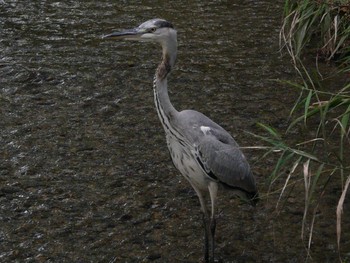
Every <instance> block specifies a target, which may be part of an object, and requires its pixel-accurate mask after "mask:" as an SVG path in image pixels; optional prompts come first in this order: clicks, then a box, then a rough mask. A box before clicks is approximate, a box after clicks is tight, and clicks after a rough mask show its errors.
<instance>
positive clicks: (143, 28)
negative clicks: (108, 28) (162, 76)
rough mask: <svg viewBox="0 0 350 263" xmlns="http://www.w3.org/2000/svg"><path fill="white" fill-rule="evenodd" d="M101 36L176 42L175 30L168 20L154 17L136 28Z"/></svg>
mask: <svg viewBox="0 0 350 263" xmlns="http://www.w3.org/2000/svg"><path fill="white" fill-rule="evenodd" d="M103 38H109V39H125V40H139V41H150V42H159V43H161V44H162V45H163V44H166V43H169V42H170V41H172V42H176V30H175V29H174V27H173V25H172V24H171V23H170V22H168V21H166V20H164V19H159V18H155V19H151V20H148V21H146V22H144V23H142V24H141V25H139V26H138V27H136V28H133V29H128V30H124V31H121V32H114V33H111V34H108V35H105V36H103Z"/></svg>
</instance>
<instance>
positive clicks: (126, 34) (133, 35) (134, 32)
mask: <svg viewBox="0 0 350 263" xmlns="http://www.w3.org/2000/svg"><path fill="white" fill-rule="evenodd" d="M143 33H144V32H142V31H140V30H139V29H137V28H134V29H129V30H125V31H122V32H114V33H111V34H108V35H105V36H102V38H103V39H105V38H108V39H126V40H138V39H140V37H141V35H142V34H143Z"/></svg>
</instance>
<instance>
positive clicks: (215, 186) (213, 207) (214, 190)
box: [208, 182, 218, 262]
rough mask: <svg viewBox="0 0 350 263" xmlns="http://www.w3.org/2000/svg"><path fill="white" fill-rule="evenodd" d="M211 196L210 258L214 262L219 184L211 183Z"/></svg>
mask: <svg viewBox="0 0 350 263" xmlns="http://www.w3.org/2000/svg"><path fill="white" fill-rule="evenodd" d="M208 189H209V194H210V201H211V215H210V225H209V228H210V248H211V250H210V258H211V262H214V251H215V229H216V219H215V212H216V197H217V193H218V184H217V183H216V182H211V183H210V184H209V187H208Z"/></svg>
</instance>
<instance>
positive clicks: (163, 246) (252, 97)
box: [0, 0, 350, 262]
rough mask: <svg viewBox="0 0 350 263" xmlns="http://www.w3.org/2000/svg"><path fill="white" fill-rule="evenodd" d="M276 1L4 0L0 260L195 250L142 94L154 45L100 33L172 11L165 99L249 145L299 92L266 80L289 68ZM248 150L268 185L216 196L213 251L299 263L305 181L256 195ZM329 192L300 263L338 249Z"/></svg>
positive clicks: (187, 203) (185, 258)
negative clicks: (245, 194) (251, 194)
mask: <svg viewBox="0 0 350 263" xmlns="http://www.w3.org/2000/svg"><path fill="white" fill-rule="evenodd" d="M282 9H283V1H281V0H279V1H272V0H263V1H255V0H238V1H207V2H205V1H191V2H190V1H173V2H170V3H167V2H166V1H105V0H103V1H91V0H88V1H50V0H42V1H39V0H37V1H23V0H22V1H15V0H12V1H10V0H4V1H0V33H1V38H0V50H1V53H0V114H1V119H0V127H1V129H0V146H1V148H0V158H1V159H0V209H1V210H0V221H1V227H0V261H1V262H200V261H201V259H202V257H203V254H202V238H203V229H202V224H201V223H202V221H201V214H200V210H199V203H198V200H197V197H196V195H195V193H194V191H193V190H192V189H191V187H190V186H189V184H188V183H187V182H186V181H185V179H184V178H182V177H181V176H180V175H179V173H178V172H177V171H176V170H175V168H174V167H173V165H172V163H171V161H170V158H169V154H168V152H167V148H166V144H165V138H164V132H163V130H162V127H161V125H160V123H159V120H158V118H157V114H156V111H155V109H154V105H153V97H152V96H153V92H152V80H153V74H154V70H155V68H156V65H157V63H158V61H159V58H160V48H159V47H158V46H157V45H152V44H146V43H123V42H114V41H105V40H102V39H101V36H102V35H104V34H108V33H110V32H113V31H114V30H120V29H123V28H130V27H134V26H137V25H138V24H140V23H142V22H144V21H146V20H148V19H150V18H154V17H162V18H166V19H167V20H170V21H172V22H173V24H174V25H175V27H176V28H177V29H178V41H179V52H178V62H177V65H176V67H175V70H174V72H173V73H172V74H171V76H170V78H169V86H170V87H169V88H170V96H171V99H172V102H173V104H174V105H175V107H176V108H177V109H179V110H180V109H189V108H192V109H196V110H198V111H201V112H203V113H204V114H206V115H208V116H210V117H211V118H212V119H213V120H215V121H216V122H218V123H220V124H221V125H222V126H223V127H224V128H226V129H227V130H228V131H230V133H231V134H233V136H234V137H235V138H236V139H237V141H238V142H239V143H240V145H241V146H259V145H261V142H259V141H257V140H256V139H255V138H254V137H253V136H252V135H250V134H249V132H252V133H259V131H260V130H259V129H258V128H257V126H256V123H257V122H262V123H266V124H269V125H272V126H274V127H276V128H280V129H283V128H285V127H286V125H287V124H288V113H289V110H290V109H291V107H292V106H293V102H294V99H295V98H296V97H297V95H298V94H297V91H295V90H293V89H291V88H289V87H286V86H285V85H282V84H281V83H280V82H276V81H275V80H278V79H279V80H293V79H295V78H296V76H295V73H294V70H293V68H292V66H291V64H290V59H289V58H288V56H281V53H280V52H279V46H278V34H279V27H280V25H281V16H282ZM245 152H246V154H247V156H248V158H249V160H250V162H251V164H252V168H253V170H254V173H255V174H256V177H257V182H258V186H259V189H260V192H261V195H262V196H263V197H264V196H265V198H263V199H262V200H261V202H260V203H259V204H258V206H257V207H256V208H251V207H249V206H246V205H244V204H241V203H240V202H239V201H237V200H236V199H234V198H233V197H232V196H231V195H230V194H229V193H220V194H219V215H218V220H217V221H218V229H217V236H216V240H217V248H216V255H217V259H218V261H219V262H302V261H304V260H305V259H306V257H307V252H306V250H305V246H306V245H307V240H304V241H303V240H302V239H301V222H302V218H303V211H304V206H303V205H304V194H303V185H302V181H301V182H300V185H299V186H300V187H298V186H296V187H295V191H294V192H293V193H292V194H290V197H289V198H288V199H285V200H284V204H283V206H281V207H280V208H279V209H278V210H275V205H276V202H277V199H278V192H277V193H275V194H273V193H270V194H269V198H268V199H267V198H266V193H267V192H268V182H267V181H268V177H269V174H270V173H271V171H272V169H273V166H274V162H275V160H274V159H273V158H272V159H261V156H262V155H263V153H264V152H262V151H261V150H251V149H250V150H249V149H247V150H245ZM283 183H284V179H281V180H280V182H279V183H277V185H276V189H279V188H281V187H282V186H283ZM333 193H334V195H332V196H330V197H329V198H326V199H325V200H326V201H325V202H323V203H322V204H321V206H320V208H319V212H318V213H317V223H316V224H315V229H314V236H313V243H312V249H311V252H310V253H311V256H312V258H309V261H310V262H321V261H322V262H334V261H337V260H338V252H337V246H336V235H335V207H336V202H337V199H338V198H339V196H340V189H339V188H337V187H334V189H333ZM346 215H347V217H346ZM343 217H344V222H343V229H344V233H343V238H342V256H343V257H348V258H349V257H350V255H349V251H350V243H349V241H348V240H349V232H350V231H349V219H347V218H349V217H350V215H349V213H346V212H345V213H344V215H343ZM346 230H347V231H346Z"/></svg>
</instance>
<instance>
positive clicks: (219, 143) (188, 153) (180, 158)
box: [105, 19, 258, 262]
mask: <svg viewBox="0 0 350 263" xmlns="http://www.w3.org/2000/svg"><path fill="white" fill-rule="evenodd" d="M105 38H116V39H128V40H141V41H150V42H158V43H160V44H161V46H162V54H163V56H162V61H161V63H160V64H159V66H158V68H157V71H156V74H155V78H154V83H153V87H154V100H155V105H156V109H157V112H158V116H159V119H160V121H161V123H162V126H163V128H164V131H165V134H166V139H167V145H168V149H169V152H170V155H171V158H172V161H173V163H174V165H175V167H176V168H177V169H178V170H179V171H180V172H181V174H182V175H183V176H184V177H185V178H186V179H187V180H188V181H189V183H190V184H191V185H192V187H193V188H194V190H195V191H196V193H197V195H198V197H199V201H200V204H201V209H202V212H203V215H204V216H203V219H204V226H205V240H204V241H205V255H204V259H205V261H206V262H209V260H211V261H213V260H214V235H215V226H216V223H215V210H216V198H217V191H218V186H219V185H222V186H225V187H226V188H230V189H232V191H234V193H236V194H237V195H239V196H240V197H241V198H243V199H245V200H247V201H249V202H250V203H251V204H253V205H255V203H256V201H257V200H258V194H257V187H256V183H255V179H254V176H253V174H252V172H251V169H250V166H249V164H248V162H247V160H246V158H245V156H244V155H243V153H242V151H241V150H240V147H239V146H238V144H237V143H236V142H235V140H234V139H233V138H232V136H231V135H230V134H229V133H228V132H227V131H226V130H225V129H223V128H222V127H221V126H220V125H218V124H216V123H215V122H213V121H212V120H210V119H209V118H208V117H206V116H205V115H203V114H202V113H200V112H197V111H194V110H183V111H180V112H179V111H177V110H176V109H175V108H174V107H173V105H172V104H171V102H170V99H169V95H168V90H167V76H168V74H169V73H170V71H171V70H172V68H173V66H174V64H175V60H176V55H177V34H176V30H175V29H174V27H173V25H172V24H171V23H170V22H168V21H165V20H163V19H152V20H149V21H146V22H144V23H143V24H141V25H140V26H139V27H137V28H135V29H130V30H126V31H123V32H117V33H112V34H109V35H107V36H105ZM208 193H209V196H210V200H211V207H210V209H208V207H207V205H206V201H205V196H207V195H208ZM209 246H210V251H209ZM209 252H210V253H209Z"/></svg>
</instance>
